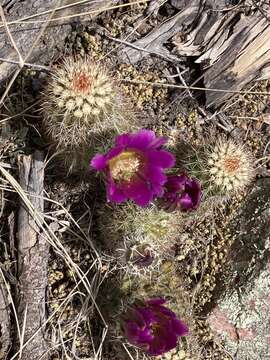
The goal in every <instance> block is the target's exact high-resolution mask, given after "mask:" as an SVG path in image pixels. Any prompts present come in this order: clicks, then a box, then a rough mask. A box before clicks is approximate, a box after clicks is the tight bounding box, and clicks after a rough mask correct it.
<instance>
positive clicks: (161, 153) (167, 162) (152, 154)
mask: <svg viewBox="0 0 270 360" xmlns="http://www.w3.org/2000/svg"><path fill="white" fill-rule="evenodd" d="M147 158H148V160H149V163H150V164H152V165H156V166H160V167H162V168H171V167H173V166H174V164H175V157H174V155H173V154H171V153H170V152H169V151H166V150H151V151H148V152H147Z"/></svg>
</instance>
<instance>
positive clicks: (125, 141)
mask: <svg viewBox="0 0 270 360" xmlns="http://www.w3.org/2000/svg"><path fill="white" fill-rule="evenodd" d="M131 136H132V135H130V134H123V135H119V136H117V137H116V139H115V145H116V146H122V147H123V148H126V147H127V146H128V145H129V143H130V140H131Z"/></svg>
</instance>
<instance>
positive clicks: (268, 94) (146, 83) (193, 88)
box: [121, 79, 270, 96]
mask: <svg viewBox="0 0 270 360" xmlns="http://www.w3.org/2000/svg"><path fill="white" fill-rule="evenodd" d="M121 81H122V82H126V83H131V84H135V85H152V86H158V87H165V88H173V89H187V90H201V91H216V92H220V93H228V94H243V95H245V94H250V95H266V96H270V92H263V91H247V90H243V91H241V90H239V91H237V90H227V89H214V88H204V87H199V86H185V85H174V84H169V83H161V82H151V81H136V80H127V79H121Z"/></svg>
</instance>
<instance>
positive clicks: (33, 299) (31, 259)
mask: <svg viewBox="0 0 270 360" xmlns="http://www.w3.org/2000/svg"><path fill="white" fill-rule="evenodd" d="M18 163H19V178H20V185H21V187H22V189H23V190H24V191H25V192H26V194H28V198H29V200H30V201H31V203H32V205H33V208H34V209H35V211H36V212H37V213H38V214H39V218H40V216H41V215H42V213H43V210H44V199H43V182H44V163H43V154H42V153H41V152H38V151H37V152H35V154H34V155H33V156H25V155H23V156H21V157H20V158H19V160H18ZM48 256H49V244H48V242H47V241H46V237H45V236H44V235H43V234H42V232H41V229H40V227H39V226H38V225H37V223H36V221H35V218H34V217H32V216H31V215H30V214H29V211H28V210H27V209H26V207H25V205H24V204H21V206H20V209H19V214H18V280H19V293H18V319H19V323H20V327H21V334H24V337H23V339H20V344H19V345H18V347H19V348H20V349H22V352H21V355H22V356H21V359H22V360H29V359H39V358H40V357H41V356H42V355H43V359H48V356H47V357H46V356H44V354H45V352H46V350H47V346H46V342H45V340H44V336H43V332H42V331H38V330H39V329H40V327H41V325H42V324H43V323H44V321H45V295H46V285H47V264H48ZM34 334H35V336H33V335H34ZM32 336H33V338H32V339H31V340H30V341H29V342H28V344H27V345H26V346H25V347H24V348H22V346H23V344H24V343H25V342H26V341H27V340H29V339H30V338H31V337H32Z"/></svg>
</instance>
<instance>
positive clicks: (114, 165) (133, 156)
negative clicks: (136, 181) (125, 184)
mask: <svg viewBox="0 0 270 360" xmlns="http://www.w3.org/2000/svg"><path fill="white" fill-rule="evenodd" d="M141 164H142V156H141V155H140V154H139V153H137V152H135V151H124V152H122V153H121V154H119V155H117V156H115V157H114V158H113V159H111V160H109V169H110V172H111V175H112V177H113V179H114V180H119V181H121V180H124V181H129V180H131V179H132V177H133V176H134V175H135V174H136V173H138V171H139V168H140V166H141Z"/></svg>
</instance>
